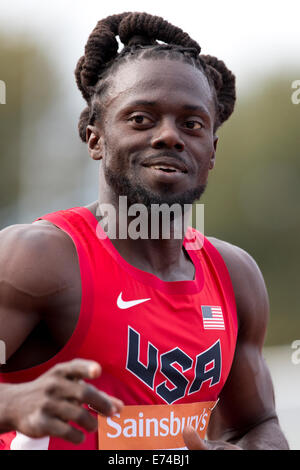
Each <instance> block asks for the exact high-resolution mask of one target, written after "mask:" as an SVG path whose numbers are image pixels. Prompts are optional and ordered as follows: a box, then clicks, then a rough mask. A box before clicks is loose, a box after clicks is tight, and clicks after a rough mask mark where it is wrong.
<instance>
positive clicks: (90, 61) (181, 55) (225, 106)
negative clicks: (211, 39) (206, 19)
mask: <svg viewBox="0 0 300 470" xmlns="http://www.w3.org/2000/svg"><path fill="white" fill-rule="evenodd" d="M116 36H119V38H120V41H121V42H122V43H123V44H124V46H125V47H124V48H123V49H122V51H121V52H120V53H119V54H118V42H117V39H116ZM157 40H158V41H162V42H164V44H161V43H158V42H157ZM200 52H201V48H200V46H199V44H198V43H197V42H196V41H194V40H193V39H191V38H190V36H189V35H188V34H187V33H185V32H183V31H182V30H181V29H180V28H178V27H176V26H173V25H172V24H170V23H168V22H167V21H165V20H164V19H163V18H160V17H158V16H152V15H149V14H147V13H131V12H127V13H122V14H118V15H112V16H109V17H107V18H105V19H103V20H101V21H99V22H98V23H97V25H96V27H95V29H94V30H93V31H92V33H91V35H90V36H89V38H88V41H87V44H86V46H85V55H84V56H82V57H81V58H80V59H79V61H78V63H77V67H76V70H75V77H76V82H77V85H78V88H79V90H80V91H81V93H82V96H83V98H84V99H85V100H86V102H87V107H86V108H85V109H84V110H83V112H82V113H81V115H80V120H79V124H78V129H79V135H80V137H81V139H82V140H83V142H86V128H87V126H88V125H89V124H94V122H95V120H96V119H99V118H100V115H101V106H99V99H98V100H94V99H93V98H94V97H98V98H100V97H101V96H102V95H103V94H104V92H105V91H106V90H107V88H108V86H109V83H110V79H111V77H112V76H113V75H114V72H115V71H116V69H117V68H118V67H119V66H120V65H121V64H122V63H124V62H126V61H128V60H130V59H133V58H134V59H137V58H145V59H147V58H152V59H153V58H161V57H166V56H167V57H168V58H169V59H171V60H172V59H174V60H181V61H184V62H187V63H189V64H191V65H193V66H195V67H197V68H198V69H200V70H201V71H202V72H203V73H204V75H205V76H206V77H207V80H208V82H209V84H210V86H211V89H212V91H213V95H214V99H215V106H216V122H215V130H216V129H217V128H218V127H219V126H220V125H221V124H222V123H223V122H224V121H226V120H227V119H228V118H229V116H230V115H231V114H232V112H233V109H234V104H235V98H236V93H235V77H234V75H233V74H232V73H231V71H230V70H228V68H227V67H226V65H225V64H224V62H223V61H221V60H218V59H217V58H216V57H212V56H210V55H203V54H200Z"/></svg>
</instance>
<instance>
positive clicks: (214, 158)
mask: <svg viewBox="0 0 300 470" xmlns="http://www.w3.org/2000/svg"><path fill="white" fill-rule="evenodd" d="M218 140H219V137H218V136H217V135H215V136H214V152H213V154H212V156H211V157H210V162H209V169H210V170H212V169H213V168H214V166H215V163H216V151H217V144H218Z"/></svg>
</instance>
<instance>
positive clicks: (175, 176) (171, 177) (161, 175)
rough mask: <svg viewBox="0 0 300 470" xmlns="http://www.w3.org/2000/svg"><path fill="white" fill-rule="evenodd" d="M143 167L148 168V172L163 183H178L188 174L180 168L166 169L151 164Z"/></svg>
mask: <svg viewBox="0 0 300 470" xmlns="http://www.w3.org/2000/svg"><path fill="white" fill-rule="evenodd" d="M143 168H145V169H146V171H147V173H148V174H150V175H151V177H154V178H155V179H156V180H158V181H160V182H162V183H177V182H180V181H181V180H182V179H184V178H185V177H186V176H187V173H183V172H182V171H180V170H177V171H164V170H159V169H157V168H154V167H151V166H146V167H143Z"/></svg>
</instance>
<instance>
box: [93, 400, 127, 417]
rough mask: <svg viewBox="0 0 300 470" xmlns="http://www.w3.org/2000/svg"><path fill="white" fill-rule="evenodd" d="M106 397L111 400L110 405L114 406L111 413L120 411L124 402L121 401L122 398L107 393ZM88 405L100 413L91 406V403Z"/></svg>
mask: <svg viewBox="0 0 300 470" xmlns="http://www.w3.org/2000/svg"><path fill="white" fill-rule="evenodd" d="M107 397H108V399H109V400H110V401H111V404H112V406H113V407H114V409H115V411H114V413H113V414H115V413H120V412H121V411H122V408H123V406H124V403H123V402H122V400H119V399H118V398H116V397H112V396H111V395H107ZM88 407H89V408H90V409H91V410H93V411H95V412H96V413H102V412H101V411H99V410H97V409H95V408H93V406H92V405H91V404H89V405H88Z"/></svg>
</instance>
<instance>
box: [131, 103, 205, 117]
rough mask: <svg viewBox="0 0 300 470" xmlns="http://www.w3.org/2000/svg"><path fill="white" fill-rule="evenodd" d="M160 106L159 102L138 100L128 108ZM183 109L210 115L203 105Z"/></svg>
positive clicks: (189, 105) (188, 105)
mask: <svg viewBox="0 0 300 470" xmlns="http://www.w3.org/2000/svg"><path fill="white" fill-rule="evenodd" d="M157 104H159V103H158V102H157V101H147V100H136V101H132V102H131V103H128V105H127V106H126V107H132V106H152V107H153V106H156V105H157ZM182 108H183V109H184V110H186V111H200V112H201V113H204V114H207V115H209V112H208V110H207V109H206V108H205V107H204V106H202V105H194V104H185V105H183V106H182Z"/></svg>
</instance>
